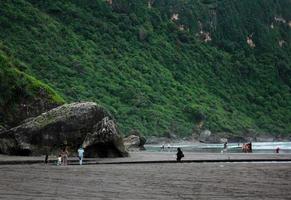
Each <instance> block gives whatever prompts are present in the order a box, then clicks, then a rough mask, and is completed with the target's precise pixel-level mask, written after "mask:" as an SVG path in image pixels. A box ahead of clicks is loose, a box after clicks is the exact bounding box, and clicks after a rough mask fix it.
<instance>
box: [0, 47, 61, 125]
mask: <svg viewBox="0 0 291 200" xmlns="http://www.w3.org/2000/svg"><path fill="white" fill-rule="evenodd" d="M1 48H3V47H1V45H0V128H1V127H2V126H8V127H9V126H14V125H16V124H18V123H19V122H21V121H22V120H24V119H26V118H28V117H33V116H36V115H38V114H40V113H42V112H45V111H47V110H49V109H51V108H53V107H56V106H57V105H60V104H63V103H64V100H63V99H62V98H61V97H60V96H59V95H57V94H56V93H55V92H54V91H53V90H52V89H51V88H50V87H49V86H47V85H45V84H43V83H41V82H40V81H38V80H36V79H35V78H33V77H31V76H29V75H27V74H26V73H23V72H21V71H19V70H18V69H17V68H16V67H15V65H16V66H20V65H21V64H19V63H18V62H16V61H14V60H13V59H12V58H9V57H7V55H6V54H5V53H4V52H3V50H1Z"/></svg>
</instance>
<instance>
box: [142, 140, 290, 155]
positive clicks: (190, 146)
mask: <svg viewBox="0 0 291 200" xmlns="http://www.w3.org/2000/svg"><path fill="white" fill-rule="evenodd" d="M242 145H243V144H242V143H228V144H227V152H229V153H241V152H242V148H241V147H242ZM161 146H162V145H145V148H146V151H149V152H158V151H162V148H161ZM164 146H165V148H164V150H163V151H176V149H177V148H178V147H180V148H182V150H183V151H185V152H201V153H202V152H204V153H220V152H221V150H223V144H205V143H169V144H165V145H164ZM277 147H279V148H280V153H291V142H252V148H253V153H275V150H276V148H277Z"/></svg>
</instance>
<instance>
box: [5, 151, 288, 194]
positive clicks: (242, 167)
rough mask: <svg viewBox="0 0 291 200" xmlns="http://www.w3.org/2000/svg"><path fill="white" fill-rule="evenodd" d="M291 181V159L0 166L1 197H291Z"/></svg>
mask: <svg viewBox="0 0 291 200" xmlns="http://www.w3.org/2000/svg"><path fill="white" fill-rule="evenodd" d="M150 155H151V154H145V157H147V156H150ZM159 155H160V154H159ZM162 155H163V156H165V155H167V154H162ZM162 155H160V156H161V157H162ZM134 156H136V154H134V155H133V157H134ZM201 156H202V155H201ZM287 156H288V155H287ZM289 156H290V155H289ZM151 157H155V155H152V156H151ZM128 159H130V158H128ZM290 183H291V163H266V162H263V163H155V164H122V165H120V164H111V165H108V164H98V165H84V166H77V165H70V166H54V165H47V166H45V165H43V164H33V165H0V199H291V190H290V185H291V184H290Z"/></svg>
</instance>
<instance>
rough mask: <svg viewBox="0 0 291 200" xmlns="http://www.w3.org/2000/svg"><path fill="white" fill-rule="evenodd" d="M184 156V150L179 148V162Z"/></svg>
mask: <svg viewBox="0 0 291 200" xmlns="http://www.w3.org/2000/svg"><path fill="white" fill-rule="evenodd" d="M183 157H184V154H183V151H182V150H181V149H180V148H177V162H181V159H182V158H183Z"/></svg>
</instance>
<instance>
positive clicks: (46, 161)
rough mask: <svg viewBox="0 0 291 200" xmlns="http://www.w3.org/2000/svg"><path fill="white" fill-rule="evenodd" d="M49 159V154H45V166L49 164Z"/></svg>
mask: <svg viewBox="0 0 291 200" xmlns="http://www.w3.org/2000/svg"><path fill="white" fill-rule="evenodd" d="M48 158H49V156H48V153H47V154H45V158H44V164H46V165H47V164H48Z"/></svg>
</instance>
